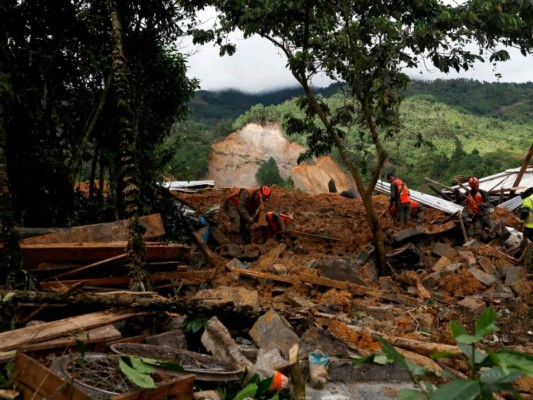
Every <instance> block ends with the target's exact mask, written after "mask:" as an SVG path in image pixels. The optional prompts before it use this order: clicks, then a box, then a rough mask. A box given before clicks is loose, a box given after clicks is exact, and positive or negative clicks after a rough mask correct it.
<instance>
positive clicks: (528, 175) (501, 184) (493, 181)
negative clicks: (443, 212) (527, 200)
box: [452, 165, 533, 193]
mask: <svg viewBox="0 0 533 400" xmlns="http://www.w3.org/2000/svg"><path fill="white" fill-rule="evenodd" d="M519 172H520V168H511V169H508V170H505V171H504V172H500V173H498V174H495V175H490V176H485V177H483V178H479V188H480V189H481V190H485V191H487V192H489V191H492V190H500V189H511V188H513V186H514V183H515V181H516V177H517V176H518V173H519ZM518 187H520V188H529V187H533V165H529V166H528V167H527V169H526V171H525V172H524V175H523V176H522V179H521V180H520V183H519V184H518ZM452 188H453V189H461V187H460V186H459V185H456V186H452ZM522 190H523V189H517V191H516V192H517V193H520V192H521V191H522Z"/></svg>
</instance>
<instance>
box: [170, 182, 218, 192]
mask: <svg viewBox="0 0 533 400" xmlns="http://www.w3.org/2000/svg"><path fill="white" fill-rule="evenodd" d="M161 186H163V187H166V188H167V189H168V190H183V191H190V190H195V189H205V188H214V187H215V181H214V180H205V181H169V182H162V183H161Z"/></svg>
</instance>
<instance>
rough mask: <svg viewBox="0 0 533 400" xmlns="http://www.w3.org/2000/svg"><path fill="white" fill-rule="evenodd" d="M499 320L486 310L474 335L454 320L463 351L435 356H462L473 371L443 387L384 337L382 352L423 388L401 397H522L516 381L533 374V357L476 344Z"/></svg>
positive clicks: (436, 399) (455, 399)
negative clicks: (497, 395) (484, 349)
mask: <svg viewBox="0 0 533 400" xmlns="http://www.w3.org/2000/svg"><path fill="white" fill-rule="evenodd" d="M495 320H496V313H495V311H494V309H492V308H487V309H485V310H484V311H483V313H482V314H481V315H480V317H479V319H478V320H477V322H476V325H475V331H474V334H473V335H470V334H468V333H467V332H466V331H465V330H464V328H463V327H462V326H461V325H460V324H459V323H458V322H457V321H452V322H451V323H450V326H451V331H452V335H453V338H454V339H455V341H456V342H457V346H458V347H459V348H460V350H461V353H460V354H451V353H437V354H433V355H432V356H431V357H432V358H434V359H441V358H460V359H462V360H464V361H465V362H466V363H467V364H468V365H469V367H470V374H469V377H468V378H467V379H460V378H454V379H453V380H451V381H450V382H448V383H446V384H444V385H442V386H440V387H436V386H435V385H433V384H432V383H430V382H428V381H425V380H422V377H423V376H424V373H425V371H423V370H422V369H421V368H420V367H418V366H416V365H414V364H412V363H410V362H409V361H408V360H406V359H405V358H404V357H403V356H402V355H401V354H399V353H398V352H397V351H396V350H395V349H394V347H393V346H391V345H390V344H389V343H388V342H387V341H386V340H384V339H381V340H380V343H381V346H382V349H383V353H382V354H385V355H386V356H387V357H388V358H389V359H390V360H393V361H395V362H398V363H399V364H400V365H401V366H402V367H404V368H405V369H406V370H407V371H408V372H409V373H410V375H411V377H412V378H413V380H414V382H415V383H417V385H418V386H419V388H420V390H411V389H409V390H403V391H401V392H400V394H399V398H400V399H403V400H414V399H430V400H460V399H479V400H482V399H492V394H493V393H497V392H500V391H505V392H509V393H513V394H514V395H518V396H519V394H518V392H517V391H516V390H515V389H514V388H513V385H512V383H513V382H514V381H515V380H516V379H518V378H519V377H521V376H524V375H525V376H529V377H533V356H531V355H529V354H525V353H519V352H515V351H508V350H487V351H483V350H479V349H478V348H477V346H476V345H477V344H478V343H479V342H480V341H481V340H483V338H484V337H485V336H487V335H489V334H491V333H494V332H497V331H498V330H499V329H498V327H497V326H496V325H495V324H494V322H495ZM375 356H377V355H372V356H369V357H367V358H366V359H365V361H368V360H371V359H373V358H374V357H375Z"/></svg>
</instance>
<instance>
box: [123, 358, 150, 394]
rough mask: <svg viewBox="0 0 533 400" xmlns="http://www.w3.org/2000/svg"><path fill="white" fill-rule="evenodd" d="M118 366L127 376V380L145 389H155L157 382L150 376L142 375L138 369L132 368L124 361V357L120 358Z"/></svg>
mask: <svg viewBox="0 0 533 400" xmlns="http://www.w3.org/2000/svg"><path fill="white" fill-rule="evenodd" d="M118 366H119V368H120V370H121V371H122V373H123V374H124V375H126V378H128V380H129V381H130V382H131V383H133V384H134V385H137V386H139V387H141V388H144V389H153V388H155V387H156V386H155V382H154V380H153V378H152V377H151V376H150V375H147V374H143V373H140V372H139V371H137V370H136V369H134V368H132V367H130V366H129V365H128V364H127V363H126V362H125V361H124V360H123V357H121V358H120V360H119V362H118Z"/></svg>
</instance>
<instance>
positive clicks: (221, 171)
mask: <svg viewBox="0 0 533 400" xmlns="http://www.w3.org/2000/svg"><path fill="white" fill-rule="evenodd" d="M305 150H306V149H305V148H304V147H302V146H300V145H298V144H296V143H291V142H289V141H288V140H287V139H286V138H285V137H284V136H283V134H282V133H281V129H280V126H279V125H278V124H265V125H258V124H248V125H246V126H245V127H244V128H242V129H240V130H238V131H236V132H234V133H232V134H231V135H229V136H228V137H227V138H225V139H224V140H223V141H220V142H218V143H215V144H214V145H213V151H212V152H211V154H210V156H209V170H208V174H207V179H213V180H214V181H215V186H216V187H231V186H239V187H248V186H256V185H257V181H256V179H255V174H256V173H257V170H258V169H259V167H260V166H261V164H262V163H263V162H265V161H268V160H269V159H270V157H273V158H274V160H275V161H276V164H277V166H278V168H279V173H280V175H281V177H282V178H283V179H285V180H287V179H288V178H289V177H290V178H291V179H292V181H293V182H294V188H295V189H296V190H302V191H304V192H306V193H325V192H328V182H329V180H330V179H333V180H335V183H336V186H337V190H338V191H339V192H341V191H343V190H347V189H349V188H351V187H353V186H354V184H353V180H352V178H351V176H350V175H348V174H347V173H346V172H345V171H344V170H343V169H342V168H341V167H340V166H339V165H338V164H337V163H336V162H335V161H334V160H333V159H332V158H331V157H329V156H324V157H320V158H319V159H318V160H315V162H313V163H302V164H300V165H298V164H297V162H296V161H297V159H298V156H299V155H300V153H303V152H304V151H305Z"/></svg>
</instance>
